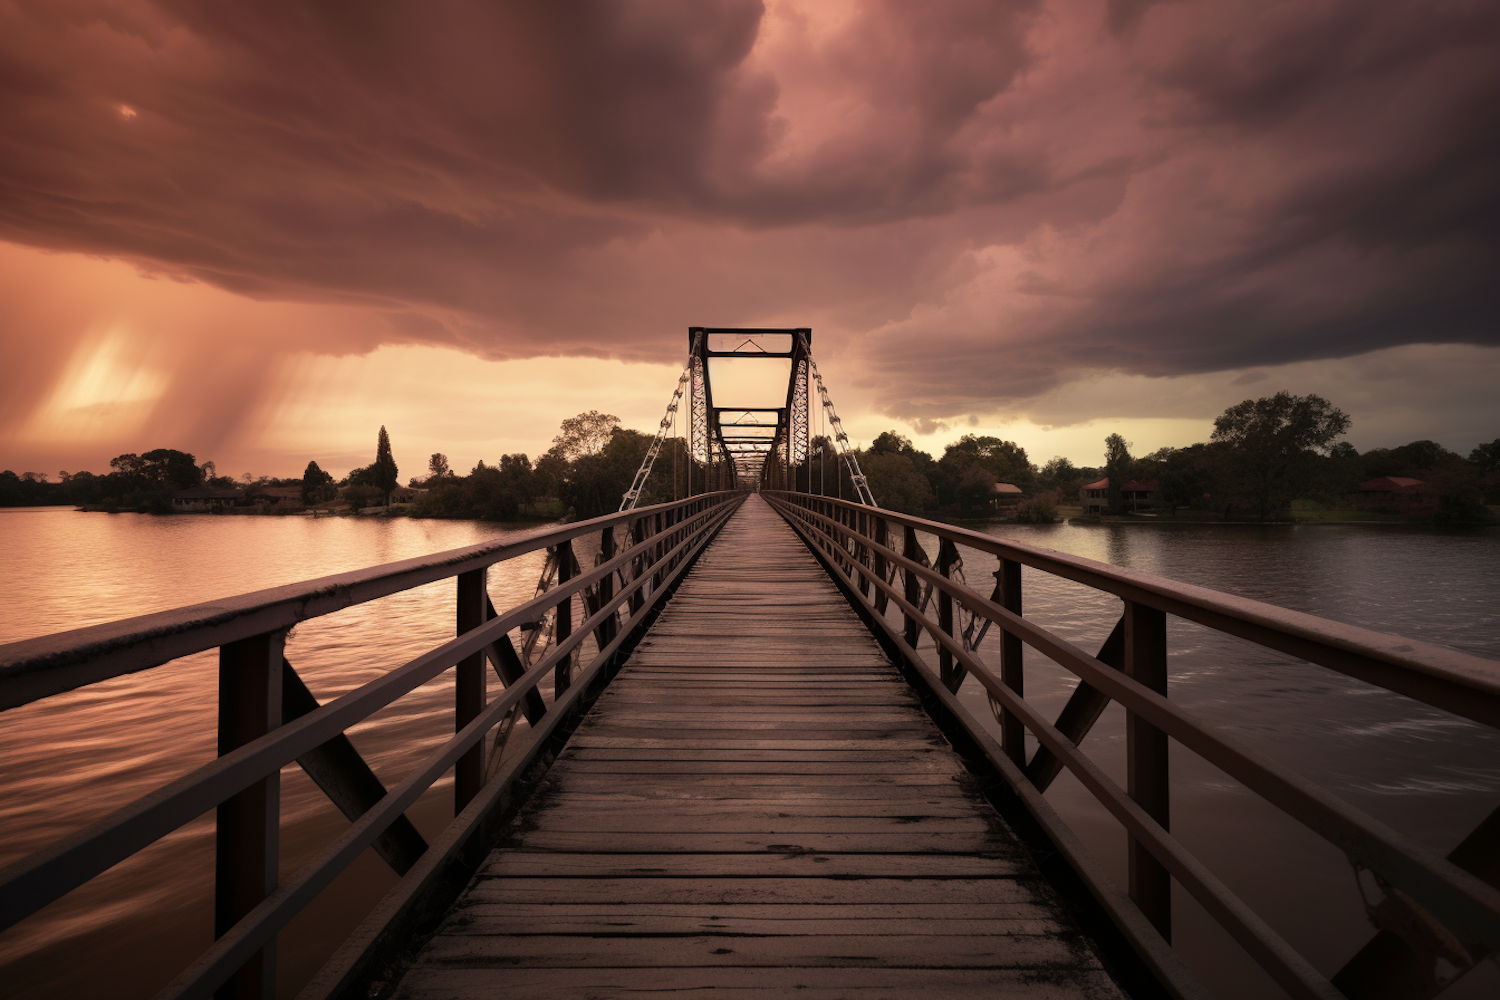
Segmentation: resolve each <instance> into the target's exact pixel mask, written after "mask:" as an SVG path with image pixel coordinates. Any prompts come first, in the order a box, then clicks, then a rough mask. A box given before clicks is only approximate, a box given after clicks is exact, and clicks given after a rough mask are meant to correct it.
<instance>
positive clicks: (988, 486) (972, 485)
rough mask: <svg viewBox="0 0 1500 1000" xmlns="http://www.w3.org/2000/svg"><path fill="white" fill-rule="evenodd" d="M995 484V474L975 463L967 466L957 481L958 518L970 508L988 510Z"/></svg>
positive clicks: (964, 514)
mask: <svg viewBox="0 0 1500 1000" xmlns="http://www.w3.org/2000/svg"><path fill="white" fill-rule="evenodd" d="M995 483H996V479H995V474H994V473H993V472H991V471H990V470H989V469H986V468H985V467H984V466H982V465H980V464H978V463H977V462H976V463H975V464H973V465H971V466H969V468H968V471H966V472H965V473H964V474H963V476H962V478H960V479H959V481H958V516H959V517H964V516H966V515H967V514H968V512H969V508H971V507H978V508H979V509H981V510H987V509H989V506H990V498H991V497H993V496H994V495H995ZM1012 485H1014V484H1012Z"/></svg>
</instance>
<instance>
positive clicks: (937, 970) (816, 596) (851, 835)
mask: <svg viewBox="0 0 1500 1000" xmlns="http://www.w3.org/2000/svg"><path fill="white" fill-rule="evenodd" d="M794 991H795V993H796V995H797V996H799V997H801V998H803V1000H810V998H813V997H869V998H871V1000H873V998H875V997H881V998H893V1000H894V998H904V997H923V998H930V997H979V996H984V997H996V996H999V997H1025V998H1041V997H1048V998H1053V997H1056V998H1062V997H1068V998H1076V997H1085V996H1086V997H1119V996H1120V993H1119V991H1118V990H1117V989H1116V988H1115V986H1114V985H1113V983H1112V982H1110V980H1109V979H1108V977H1107V976H1106V975H1105V974H1104V973H1103V971H1102V970H1101V968H1100V965H1099V962H1098V960H1097V958H1096V957H1095V956H1094V955H1093V953H1092V952H1091V951H1090V950H1089V949H1088V947H1086V945H1085V944H1084V943H1083V941H1082V939H1081V937H1080V936H1079V934H1078V933H1077V930H1076V929H1075V928H1074V927H1072V925H1071V924H1070V923H1069V921H1068V918H1067V917H1066V916H1065V914H1064V912H1063V911H1062V910H1061V908H1060V907H1059V906H1058V904H1057V901H1056V900H1055V899H1054V898H1053V896H1052V894H1051V891H1050V889H1049V888H1048V886H1047V885H1046V883H1045V882H1044V881H1043V880H1042V879H1041V878H1040V876H1039V875H1038V873H1037V871H1036V869H1035V867H1034V866H1033V864H1032V862H1031V861H1030V859H1029V858H1028V857H1027V855H1026V854H1025V852H1024V851H1022V850H1021V848H1020V847H1019V845H1018V844H1017V843H1016V842H1015V840H1014V838H1013V836H1012V835H1011V834H1010V832H1009V830H1008V829H1007V828H1006V827H1005V825H1004V823H1003V822H1002V821H1001V820H1000V817H999V816H998V815H997V814H996V813H995V812H994V810H993V809H992V808H991V807H990V806H989V804H988V803H987V802H985V801H984V800H983V798H982V797H981V795H980V794H979V790H978V788H977V785H976V783H975V782H974V780H973V779H972V778H970V777H969V776H968V775H967V774H966V772H965V771H964V770H963V768H962V765H961V763H960V761H959V760H958V758H957V756H956V755H955V754H954V753H953V752H952V750H951V749H950V748H949V747H948V745H947V743H946V742H945V741H944V740H943V738H942V737H941V735H940V734H939V733H938V731H937V729H936V727H935V726H933V724H932V722H931V721H930V720H929V719H928V718H927V716H926V715H925V714H924V713H923V711H922V709H921V706H920V703H919V702H918V700H917V698H916V696H915V695H914V694H913V693H912V692H911V690H910V689H909V688H908V687H907V686H906V685H905V683H904V682H903V681H902V680H901V678H900V677H899V675H898V674H897V673H896V672H895V670H894V668H892V667H891V666H890V664H889V663H887V661H886V659H885V656H884V654H883V653H882V652H881V650H880V648H879V646H878V645H877V644H876V643H875V642H874V640H873V639H872V638H871V636H870V634H869V632H868V631H867V630H866V629H865V628H864V626H863V625H862V624H861V623H860V622H859V621H858V619H857V618H855V617H854V615H853V613H852V612H851V611H850V610H849V608H848V605H847V603H846V602H845V601H844V599H843V597H842V595H840V594H839V592H838V591H837V589H836V588H835V587H834V585H833V583H832V582H831V581H830V580H829V579H828V577H827V576H825V575H824V574H823V572H822V571H821V569H819V567H818V566H817V564H816V563H815V562H814V561H813V560H812V558H811V557H810V556H809V555H808V553H807V552H806V550H805V549H804V548H803V547H802V546H801V543H800V542H799V541H798V540H797V539H796V537H795V536H794V535H793V534H792V533H791V531H790V529H788V528H787V527H786V526H785V525H784V524H783V523H782V522H781V521H780V519H779V518H777V517H776V515H775V514H774V513H772V512H771V511H770V510H769V508H767V507H766V506H765V505H764V504H763V503H761V502H760V501H759V500H758V499H756V498H751V499H750V500H749V501H747V503H746V504H745V505H744V506H742V507H741V508H740V510H739V511H738V512H737V513H736V514H735V516H734V517H733V518H732V519H731V521H730V522H729V523H728V524H727V525H726V526H725V528H724V529H723V531H722V532H721V534H720V536H719V538H718V539H717V540H716V541H715V542H714V543H713V545H712V546H711V547H710V548H709V549H708V550H707V551H706V552H705V553H704V554H703V556H702V557H701V558H700V560H699V561H698V563H697V564H696V565H695V567H694V569H693V571H692V572H691V573H690V574H689V575H688V576H687V577H686V579H685V580H684V581H683V584H682V586H681V588H680V589H679V591H678V592H677V594H676V595H675V596H674V598H673V600H672V601H671V602H670V603H669V604H668V605H667V606H666V608H665V609H664V610H663V613H662V615H661V616H660V618H659V619H658V620H657V621H656V623H655V624H654V625H653V627H652V630H651V632H650V633H649V634H648V635H647V636H646V637H645V638H644V640H643V641H642V642H641V643H640V644H639V645H638V646H637V648H636V650H635V652H634V654H633V655H632V657H631V659H630V661H629V662H628V663H626V664H625V665H624V667H623V668H622V670H621V672H620V673H619V675H618V676H617V677H616V678H615V680H614V681H613V682H612V683H611V685H610V687H609V688H607V689H606V690H605V692H604V693H603V695H602V696H601V697H600V698H599V700H598V702H597V703H596V704H595V706H594V708H593V709H592V711H591V713H590V715H589V716H588V718H587V719H586V720H585V721H584V722H583V723H582V724H581V725H580V726H579V728H578V730H577V731H576V732H575V734H574V735H573V737H572V739H571V740H570V741H569V743H568V745H567V746H566V747H565V748H564V750H563V751H562V752H561V753H560V754H559V755H558V758H557V760H556V761H555V763H554V764H553V766H552V768H551V770H550V771H549V773H548V775H547V777H546V778H545V779H543V781H542V782H541V783H540V785H539V787H538V788H537V789H536V791H535V793H534V794H533V795H532V797H531V799H530V801H529V802H528V804H527V807H526V809H525V810H523V812H522V814H521V815H520V816H519V817H518V818H517V821H516V822H515V824H514V825H513V826H512V828H511V829H510V830H509V831H508V832H507V834H506V835H505V837H504V838H503V839H502V841H501V843H500V846H499V847H497V848H496V849H495V850H494V851H492V852H491V854H490V856H489V857H488V858H487V859H486V861H485V863H484V865H483V866H482V867H481V869H480V872H479V873H478V875H477V876H476V878H475V880H474V882H473V884H472V885H471V886H470V887H469V889H468V890H467V891H466V892H465V894H464V896H463V897H462V898H461V899H460V900H459V902H458V904H457V905H456V906H455V907H454V909H453V910H452V911H451V912H450V913H449V914H448V916H447V918H446V919H445V921H444V922H443V925H442V926H441V927H440V929H439V931H438V933H437V934H436V935H435V936H434V937H433V938H432V939H431V940H430V941H428V942H427V944H426V945H425V946H424V947H423V949H422V951H421V952H420V954H419V955H418V956H417V958H416V960H415V962H414V964H413V965H412V966H411V967H410V969H409V970H408V971H407V972H406V974H405V976H404V977H403V979H402V981H401V984H400V986H399V988H398V990H397V995H398V996H401V997H409V998H418V997H424V998H425V997H438V996H443V997H452V996H464V997H466V998H467V997H484V996H495V997H498V996H501V995H503V996H505V997H507V998H515V997H527V996H536V997H558V998H561V997H569V998H572V997H580V996H617V995H623V994H628V995H630V996H632V997H640V996H654V995H660V996H663V997H665V996H666V995H668V994H670V995H671V996H672V997H674V998H680V997H682V996H684V995H687V996H700V995H701V996H705V997H707V996H709V995H710V994H711V995H712V996H713V997H720V998H722V997H725V996H730V997H736V998H740V997H743V998H747V1000H748V998H752V997H760V996H766V997H769V996H777V997H781V996H785V995H788V994H789V993H792V992H794Z"/></svg>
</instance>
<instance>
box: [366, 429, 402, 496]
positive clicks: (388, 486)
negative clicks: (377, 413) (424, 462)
mask: <svg viewBox="0 0 1500 1000" xmlns="http://www.w3.org/2000/svg"><path fill="white" fill-rule="evenodd" d="M370 469H371V470H372V472H373V473H374V475H373V477H372V478H373V480H374V481H373V482H372V483H371V484H370V485H371V486H374V487H375V488H376V489H378V490H380V492H382V493H384V494H385V505H386V506H387V507H389V506H390V505H391V491H392V490H394V489H395V488H396V486H397V485H398V484H399V483H400V482H401V480H399V479H398V478H396V476H397V470H396V459H395V456H393V455H392V454H391V436H390V435H389V434H387V433H386V432H385V425H384V424H381V425H380V436H379V437H377V438H376V439H375V464H374V465H372V466H370Z"/></svg>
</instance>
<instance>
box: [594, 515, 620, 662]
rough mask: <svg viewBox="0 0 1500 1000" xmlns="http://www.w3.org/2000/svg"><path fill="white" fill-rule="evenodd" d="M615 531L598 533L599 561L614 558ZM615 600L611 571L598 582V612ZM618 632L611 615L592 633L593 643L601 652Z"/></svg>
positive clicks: (608, 529) (611, 527) (616, 620)
mask: <svg viewBox="0 0 1500 1000" xmlns="http://www.w3.org/2000/svg"><path fill="white" fill-rule="evenodd" d="M615 552H616V549H615V529H614V525H610V526H609V527H608V528H605V529H604V530H603V531H601V532H599V561H600V562H601V563H604V562H608V561H609V560H611V559H613V558H614V557H615ZM614 599H615V574H614V572H613V571H611V572H610V574H609V575H608V576H606V577H605V578H604V579H602V580H600V581H599V610H601V611H603V610H604V609H605V608H606V607H608V606H609V604H610V602H611V601H613V600H614ZM618 631H619V619H617V618H615V616H614V615H613V614H611V615H610V616H609V617H608V618H606V619H604V621H602V622H600V623H599V627H598V628H597V629H596V630H595V631H594V642H595V643H597V644H598V646H599V648H600V649H601V650H602V649H603V648H604V647H605V646H608V645H609V644H610V643H611V642H613V641H614V638H615V633H616V632H618Z"/></svg>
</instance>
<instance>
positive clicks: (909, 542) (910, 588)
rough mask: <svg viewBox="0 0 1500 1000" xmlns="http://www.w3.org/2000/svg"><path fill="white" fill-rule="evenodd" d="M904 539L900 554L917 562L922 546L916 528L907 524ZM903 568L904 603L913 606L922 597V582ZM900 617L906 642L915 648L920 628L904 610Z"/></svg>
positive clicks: (909, 569)
mask: <svg viewBox="0 0 1500 1000" xmlns="http://www.w3.org/2000/svg"><path fill="white" fill-rule="evenodd" d="M904 539H905V542H904V544H903V545H902V549H901V554H902V555H903V556H905V557H906V558H908V559H910V560H911V561H912V562H917V561H918V556H917V553H918V552H920V551H921V548H922V546H921V543H919V542H918V541H917V531H916V529H915V528H913V527H911V526H910V525H908V526H907V527H906V528H905V531H904ZM904 569H905V574H904V576H905V579H906V595H905V596H906V603H907V604H910V605H912V606H913V607H915V606H916V604H917V602H918V601H920V600H921V599H922V583H921V581H920V580H918V579H917V574H916V573H915V572H914V571H913V570H912V568H911V567H910V566H907V567H904ZM901 617H902V619H903V620H904V621H905V623H906V628H905V630H904V634H905V637H906V644H907V645H908V646H910V647H911V648H912V649H916V648H917V639H918V637H919V636H921V634H922V632H921V628H920V626H918V624H917V619H916V618H915V617H913V616H912V615H911V614H910V613H909V612H906V611H903V612H901Z"/></svg>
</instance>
